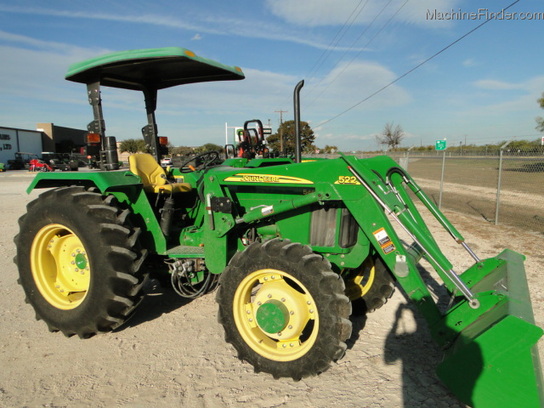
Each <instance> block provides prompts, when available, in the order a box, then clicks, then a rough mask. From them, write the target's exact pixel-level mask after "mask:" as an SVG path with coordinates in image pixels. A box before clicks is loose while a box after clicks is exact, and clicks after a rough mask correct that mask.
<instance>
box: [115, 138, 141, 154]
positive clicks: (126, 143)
mask: <svg viewBox="0 0 544 408" xmlns="http://www.w3.org/2000/svg"><path fill="white" fill-rule="evenodd" d="M119 150H120V151H121V153H123V152H128V153H131V154H132V153H138V152H144V153H146V152H147V148H146V146H145V142H144V141H143V139H127V140H123V141H122V142H121V145H120V146H119Z"/></svg>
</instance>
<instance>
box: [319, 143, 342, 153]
mask: <svg viewBox="0 0 544 408" xmlns="http://www.w3.org/2000/svg"><path fill="white" fill-rule="evenodd" d="M337 151H338V147H336V146H329V145H325V147H324V148H323V149H321V153H323V154H332V153H336V152H337Z"/></svg>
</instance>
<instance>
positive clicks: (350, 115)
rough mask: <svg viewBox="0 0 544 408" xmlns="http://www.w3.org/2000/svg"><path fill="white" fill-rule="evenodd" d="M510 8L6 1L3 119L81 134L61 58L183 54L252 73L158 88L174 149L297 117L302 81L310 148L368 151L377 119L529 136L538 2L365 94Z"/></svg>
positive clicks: (110, 97) (414, 136)
mask: <svg viewBox="0 0 544 408" xmlns="http://www.w3.org/2000/svg"><path fill="white" fill-rule="evenodd" d="M512 2H513V0H478V1H474V0H472V1H469V0H263V1H247V0H245V1H244V0H230V1H228V2H227V1H224V0H198V1H192V0H183V1H181V0H180V1H172V0H154V1H153V2H150V1H148V0H145V1H144V0H131V1H125V0H124V1H120V0H108V1H103V0H94V1H92V2H90V1H81V0H50V1H48V2H44V1H37V0H34V1H32V0H18V1H17V2H11V1H10V2H7V1H1V0H0V23H1V24H0V55H1V56H2V63H1V64H0V89H1V93H0V95H1V96H0V126H6V127H18V128H24V129H34V128H35V127H36V123H38V122H53V123H55V124H56V125H59V126H67V127H76V128H85V126H86V124H87V123H88V122H89V121H90V120H91V119H92V111H91V108H90V106H89V105H88V103H87V100H86V90H85V87H84V86H83V85H81V84H76V83H72V82H68V81H66V80H64V75H65V73H66V70H67V68H68V66H69V65H70V64H72V63H75V62H79V61H82V60H84V59H87V58H92V57H95V56H97V55H100V54H103V53H107V52H113V51H122V50H128V49H138V48H158V47H167V46H180V47H184V48H188V49H190V50H192V51H194V52H195V53H197V54H199V55H201V56H203V57H207V58H211V59H214V60H217V61H220V62H222V63H224V64H228V65H237V66H240V67H241V68H242V69H243V70H244V73H245V75H246V79H245V80H244V81H234V82H216V83H206V84H193V85H187V86H183V87H176V88H172V89H168V90H165V91H163V92H162V93H159V101H158V111H157V122H158V125H159V133H160V135H163V136H168V137H169V139H170V141H171V142H172V144H174V145H191V146H196V145H201V144H204V143H208V142H211V143H216V144H223V143H224V141H225V123H228V125H229V126H237V125H242V124H243V122H244V121H245V120H247V119H254V118H259V119H261V120H262V121H263V122H265V123H266V122H268V121H269V120H270V123H271V125H272V127H273V129H274V130H275V129H276V128H277V126H278V124H279V113H277V112H276V111H280V110H283V111H287V112H286V113H284V114H283V118H284V120H289V119H292V118H293V106H292V94H293V88H294V86H295V85H296V84H297V82H298V81H299V80H301V79H304V80H305V86H304V88H303V89H302V92H301V102H302V108H301V110H302V115H301V116H302V120H305V121H308V122H309V123H310V125H311V126H312V128H313V129H314V131H315V134H316V136H317V139H316V144H317V145H318V146H320V147H324V146H325V145H335V146H337V147H339V148H340V149H341V150H369V149H371V150H373V149H377V148H378V144H377V143H376V140H375V135H376V134H377V133H380V132H381V131H382V130H383V127H384V125H385V124H386V123H387V122H394V124H399V125H400V126H401V127H402V128H403V130H404V131H405V132H406V137H405V139H404V141H403V143H402V145H403V146H413V145H415V146H419V145H420V144H423V145H428V144H434V141H435V140H436V139H442V138H447V140H448V143H449V144H450V145H452V144H453V145H458V144H459V143H464V142H465V140H466V142H467V143H468V144H485V143H496V142H499V141H501V140H506V139H511V138H517V139H530V140H532V139H536V138H539V137H540V134H539V133H538V132H537V131H536V130H535V117H536V116H539V115H542V116H544V111H542V109H540V107H539V106H538V104H537V102H536V100H537V99H538V98H539V97H540V95H541V94H542V92H544V71H543V67H544V53H543V52H542V45H541V42H542V39H543V38H544V35H543V34H544V17H543V14H544V2H542V1H541V0H521V1H519V2H517V3H516V4H514V5H513V6H512V7H511V8H509V9H508V12H509V13H516V14H515V15H514V14H511V15H504V14H503V15H502V16H501V15H498V17H499V18H495V19H491V20H490V21H489V22H488V23H487V24H485V25H483V26H482V27H481V28H479V29H477V30H476V31H475V32H473V33H472V34H471V35H469V36H467V37H466V38H464V39H462V40H461V41H459V42H458V43H456V44H455V45H453V46H452V47H450V48H449V49H447V50H446V51H444V52H443V53H441V54H440V55H438V56H437V57H435V58H433V59H431V60H430V61H428V62H426V63H425V64H423V65H422V66H421V67H419V68H418V69H416V70H415V71H413V72H411V73H410V74H408V75H406V76H405V77H403V78H402V79H400V80H398V81H397V82H395V83H394V84H393V85H391V86H389V87H388V88H386V89H385V90H383V91H382V92H380V93H378V94H376V95H375V96H373V97H371V98H369V99H368V100H366V101H364V100H365V99H366V98H368V97H369V96H370V95H372V94H373V93H374V92H376V91H377V90H379V89H381V88H382V87H383V86H385V85H387V84H389V83H391V82H392V81H395V79H397V78H399V77H400V76H402V75H403V74H405V73H406V72H408V71H410V70H411V69H412V68H414V67H416V66H417V65H418V64H421V63H422V62H423V61H425V60H426V59H427V58H429V57H431V56H432V55H434V54H435V53H437V52H438V51H440V50H441V49H443V48H444V47H446V46H447V45H449V44H451V43H452V42H454V41H455V40H457V39H458V38H460V37H461V36H463V35H464V34H466V33H467V32H469V31H470V30H472V29H474V28H475V27H477V26H478V25H479V24H481V23H482V22H484V21H485V20H486V18H487V17H490V16H491V14H490V13H496V12H500V11H501V10H502V9H504V8H505V7H507V6H509V5H510V4H511V3H512ZM435 11H436V14H434V15H435V18H434V19H431V18H430V16H431V15H432V14H433V13H435ZM452 11H453V12H455V13H456V15H452V14H451V13H452ZM471 13H472V14H471ZM500 17H503V18H500ZM102 91H103V92H102V94H103V103H104V114H105V117H106V123H107V131H106V132H107V134H108V135H110V136H117V138H118V140H123V139H127V138H137V137H140V135H141V134H140V128H141V127H142V126H144V125H145V122H146V118H145V112H144V106H143V100H142V96H141V94H140V93H138V92H131V91H120V90H114V89H108V88H103V90H102ZM361 101H364V102H361ZM350 108H351V109H350ZM346 111H347V112H346ZM343 112H346V113H343Z"/></svg>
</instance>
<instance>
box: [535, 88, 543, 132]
mask: <svg viewBox="0 0 544 408" xmlns="http://www.w3.org/2000/svg"><path fill="white" fill-rule="evenodd" d="M537 102H538V104H539V105H540V107H541V108H542V109H544V92H542V97H541V98H540V99H537ZM535 120H536V130H538V131H539V132H544V118H543V117H542V116H537V117H536V119H535Z"/></svg>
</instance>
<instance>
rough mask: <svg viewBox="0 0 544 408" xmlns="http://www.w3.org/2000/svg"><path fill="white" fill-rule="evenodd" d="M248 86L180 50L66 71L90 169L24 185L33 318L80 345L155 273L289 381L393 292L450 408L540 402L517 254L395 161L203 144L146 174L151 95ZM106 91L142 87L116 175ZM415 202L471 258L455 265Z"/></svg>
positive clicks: (341, 344)
mask: <svg viewBox="0 0 544 408" xmlns="http://www.w3.org/2000/svg"><path fill="white" fill-rule="evenodd" d="M243 78H244V74H243V72H242V70H241V69H240V68H237V67H231V66H226V65H223V64H220V63H217V62H214V61H211V60H208V59H205V58H201V57H199V56H197V55H195V54H194V53H192V52H191V51H188V50H186V49H182V48H161V49H145V50H135V51H127V52H117V53H113V54H108V55H104V56H100V57H98V58H95V59H91V60H88V61H84V62H82V63H79V64H75V65H73V66H71V67H70V68H69V70H68V73H67V75H66V79H68V80H70V81H75V82H79V83H83V84H85V85H86V86H87V92H88V98H89V101H90V104H91V106H92V110H93V114H94V118H93V121H92V122H91V123H90V124H89V127H88V128H89V141H90V143H92V144H95V145H96V146H97V147H98V149H99V151H100V152H101V153H100V154H99V157H100V160H101V166H100V167H101V168H102V169H103V171H94V172H78V173H40V174H37V175H36V177H35V178H34V180H33V181H32V183H31V185H30V186H29V188H28V191H29V192H30V191H32V190H34V189H47V190H46V191H45V192H44V193H42V194H41V195H40V196H39V197H38V198H37V199H36V200H34V201H32V202H31V203H30V204H29V205H28V208H27V213H26V214H25V215H24V216H22V217H21V219H20V220H19V224H20V232H19V234H18V235H17V236H16V237H15V243H16V245H17V256H16V263H17V266H18V268H19V273H20V280H19V282H20V284H21V285H22V287H23V289H24V291H25V294H26V298H27V300H28V302H29V303H30V304H31V305H32V306H33V308H34V309H35V311H36V314H37V317H38V318H39V319H42V320H43V321H44V322H45V323H46V324H47V325H48V327H49V329H50V330H51V331H61V332H62V333H64V334H65V335H67V336H72V335H78V336H79V337H82V338H87V337H91V336H93V335H95V334H97V333H102V332H109V331H111V330H113V329H115V328H117V327H119V326H121V325H122V324H123V323H124V322H125V321H126V320H127V319H128V318H129V317H130V316H131V315H132V314H133V313H134V311H135V309H136V307H137V305H138V304H139V303H140V301H141V300H142V297H143V296H144V292H143V287H144V284H145V283H146V279H148V276H149V275H150V274H152V275H156V276H157V277H159V278H160V279H162V280H163V281H165V280H167V281H169V282H171V284H172V286H173V288H174V290H175V291H176V292H177V293H178V294H179V295H181V296H184V297H189V298H194V297H197V296H200V295H203V294H205V293H208V292H210V291H211V290H214V289H215V288H216V287H218V289H217V290H216V299H217V303H218V304H219V323H220V324H221V325H222V326H223V327H224V331H225V339H226V341H227V342H229V343H231V344H232V345H233V346H234V348H235V349H236V350H237V352H238V355H239V357H240V359H242V360H245V361H247V362H249V363H250V364H252V365H253V366H254V367H255V370H256V371H264V372H266V373H270V374H271V375H272V376H274V377H276V378H278V377H292V378H293V379H295V380H298V379H301V378H303V377H307V376H311V375H316V374H319V373H321V372H323V371H325V370H327V369H328V368H329V366H330V365H331V363H332V362H334V361H337V360H338V359H340V358H342V356H343V355H344V353H345V352H346V343H345V341H346V339H348V338H349V337H350V334H351V330H352V327H351V322H350V320H349V317H350V315H351V313H352V309H357V310H358V311H359V312H361V311H362V312H370V311H372V310H374V309H376V308H379V307H380V306H381V305H383V304H384V303H385V302H386V301H387V299H388V298H389V297H390V296H391V294H392V293H393V290H394V288H395V287H399V288H400V289H401V290H402V291H403V292H404V293H405V295H406V297H407V298H409V299H410V300H411V301H412V302H413V303H414V304H415V306H416V307H417V308H418V309H419V311H420V313H421V314H422V316H424V318H425V319H426V320H427V322H428V326H429V329H430V332H431V335H432V337H433V338H434V340H436V342H437V344H438V345H439V346H440V347H442V348H443V349H444V354H445V358H444V361H443V362H442V363H441V364H440V366H439V367H438V374H439V376H440V378H441V379H442V380H443V381H444V383H445V384H446V385H447V386H449V387H450V388H451V390H452V391H453V392H454V393H455V394H457V396H458V397H459V398H460V399H461V400H462V401H464V402H465V403H467V404H469V405H473V406H476V407H494V408H496V407H514V406H515V407H539V406H542V404H543V403H544V399H543V396H542V379H541V368H540V363H539V361H538V350H537V341H538V339H539V338H540V337H541V336H542V333H543V332H542V329H541V328H539V327H537V326H535V324H534V317H533V311H532V307H531V302H530V297H529V290H528V287H527V281H526V277H525V270H524V264H523V263H524V257H523V256H522V255H521V254H518V253H516V252H514V251H511V250H508V249H506V250H504V251H503V252H501V253H500V254H499V255H497V256H496V257H492V258H488V259H480V258H479V257H478V256H477V254H475V253H474V251H473V250H472V249H471V248H470V247H469V246H468V244H467V243H466V242H465V240H464V238H463V236H462V235H461V234H460V233H459V232H458V231H457V230H456V229H455V227H454V226H453V225H452V224H451V223H450V222H449V221H448V220H447V219H446V217H445V216H444V215H443V214H442V213H441V212H440V211H439V209H438V208H437V207H436V206H435V204H434V202H433V201H432V200H431V199H429V197H428V196H427V195H426V194H425V193H424V192H423V191H422V190H421V189H420V188H419V186H418V185H417V183H416V182H415V181H414V180H413V179H412V177H410V175H409V174H408V173H407V172H406V171H405V170H404V169H402V168H401V167H399V166H398V165H397V164H396V163H395V162H394V161H393V160H392V159H390V158H388V157H375V158H371V159H358V158H356V157H351V156H341V157H340V158H337V159H330V160H314V161H312V160H309V161H307V160H302V159H301V157H300V147H298V148H297V152H296V154H295V155H294V157H281V158H269V157H266V155H259V154H255V155H248V154H243V155H240V156H242V157H230V158H228V159H226V160H224V161H223V162H222V163H221V162H220V161H219V162H220V163H221V164H217V163H218V159H219V153H217V152H211V153H204V154H202V155H199V156H197V157H195V158H191V159H190V161H189V160H188V161H186V162H184V163H182V164H181V166H180V167H179V168H173V169H169V170H165V169H164V168H162V167H161V166H160V165H159V162H160V159H161V157H162V148H161V146H162V145H163V144H161V141H162V142H164V140H162V139H161V138H159V137H158V132H157V125H156V123H155V109H156V106H157V93H158V91H159V90H160V89H163V88H169V87H173V86H177V85H184V84H190V83H194V82H206V81H218V80H241V79H243ZM302 85H303V83H302V82H301V83H299V84H298V85H297V87H296V88H295V93H294V95H295V104H294V107H295V112H296V114H295V124H298V123H299V122H300V111H299V109H298V105H299V103H298V100H299V98H298V95H299V93H300V90H301V88H302ZM101 86H109V87H115V88H122V89H128V90H135V91H141V92H142V93H143V95H144V100H145V107H146V113H147V124H146V125H145V126H144V127H143V130H142V132H143V137H144V140H145V142H146V144H147V147H148V149H149V151H150V153H149V154H133V155H132V156H130V169H129V170H122V169H121V170H118V169H117V167H118V160H117V157H116V154H115V149H113V148H112V146H115V143H114V142H115V141H114V140H113V139H112V138H111V137H107V136H106V132H105V130H106V127H105V122H104V118H103V114H102V101H101V96H100V87H101ZM298 146H300V143H299V144H298ZM417 201H420V202H421V205H419V206H416V204H415V202H417ZM419 208H426V210H425V211H428V212H429V213H430V214H431V215H432V216H434V217H435V218H436V219H437V220H438V222H439V223H440V224H441V225H442V226H443V227H444V228H445V229H446V230H447V232H448V233H449V234H450V235H451V237H452V239H454V240H455V241H456V242H457V243H458V244H459V245H462V246H463V247H464V248H465V249H466V250H467V256H469V257H471V259H472V260H473V266H471V267H470V268H468V269H467V270H466V271H463V272H462V273H457V272H456V271H455V270H454V267H453V266H452V264H451V263H450V261H449V260H448V258H447V257H446V255H445V254H444V253H443V252H442V250H441V249H440V248H439V246H438V245H437V242H436V241H435V239H434V238H433V236H432V235H431V233H430V231H429V228H428V227H427V225H426V224H425V222H424V219H423V216H422V215H421V213H420V211H419ZM422 258H424V259H425V260H426V261H427V262H428V264H430V265H431V266H432V267H433V268H434V270H435V271H436V274H437V276H438V277H439V278H437V281H436V282H435V283H434V284H435V285H440V286H441V287H442V288H443V289H444V292H445V293H446V294H447V296H448V297H449V299H450V300H449V305H448V307H447V308H445V309H446V310H444V308H441V307H438V305H437V301H436V299H435V297H434V296H433V295H432V294H431V290H430V289H429V284H428V282H426V281H424V279H423V278H422V275H421V273H420V270H419V269H418V263H419V261H420V260H421V259H422ZM468 379H471V380H470V381H469V380H468Z"/></svg>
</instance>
